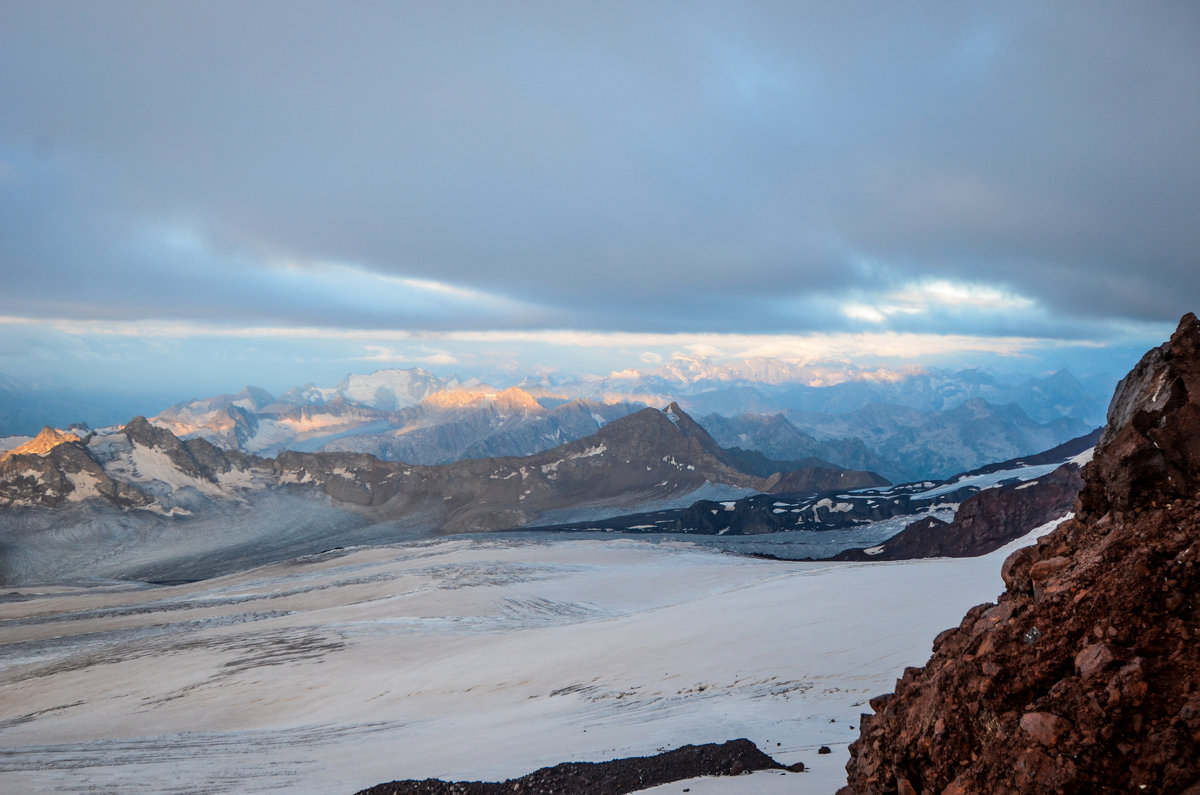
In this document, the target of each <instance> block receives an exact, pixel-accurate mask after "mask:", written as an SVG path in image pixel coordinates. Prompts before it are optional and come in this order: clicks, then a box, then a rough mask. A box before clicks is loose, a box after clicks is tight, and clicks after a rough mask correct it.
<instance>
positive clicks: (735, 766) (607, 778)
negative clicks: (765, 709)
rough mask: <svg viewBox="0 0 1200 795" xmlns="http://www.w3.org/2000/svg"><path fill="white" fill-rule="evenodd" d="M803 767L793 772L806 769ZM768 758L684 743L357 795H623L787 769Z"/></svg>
mask: <svg viewBox="0 0 1200 795" xmlns="http://www.w3.org/2000/svg"><path fill="white" fill-rule="evenodd" d="M803 768H804V766H803V765H798V766H797V767H796V768H795V769H797V770H803ZM789 769H792V768H785V767H784V766H783V765H781V764H779V763H778V762H776V761H775V760H774V759H772V758H771V757H769V756H767V755H766V754H764V753H763V752H762V751H760V750H759V749H758V747H757V746H756V745H755V744H754V743H752V742H751V741H750V740H746V739H739V740H730V741H728V742H725V743H720V744H717V743H710V744H708V745H685V746H683V747H682V748H676V749H675V750H673V751H666V752H664V753H661V754H658V755H656V756H641V757H629V758H627V759H613V760H611V761H608V762H566V763H563V764H560V765H555V766H554V767H545V768H542V769H541V770H537V771H535V772H533V773H530V774H528V775H526V776H521V777H520V778H515V779H509V780H508V781H504V782H491V781H464V782H450V781H441V780H439V779H432V778H431V779H424V780H421V781H414V780H409V781H393V782H391V783H388V784H379V785H377V786H374V787H371V788H369V789H364V790H361V791H360V792H358V793H357V795H499V794H500V793H521V794H522V795H548V793H574V792H578V793H583V792H586V793H590V794H591V795H622V793H626V792H637V791H638V790H642V789H647V788H649V787H656V786H659V785H660V784H669V783H671V782H672V781H682V780H683V779H689V778H696V777H698V776H736V775H740V774H742V773H751V772H754V771H756V770H789Z"/></svg>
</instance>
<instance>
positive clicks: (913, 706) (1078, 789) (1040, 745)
mask: <svg viewBox="0 0 1200 795" xmlns="http://www.w3.org/2000/svg"><path fill="white" fill-rule="evenodd" d="M1108 416H1109V425H1108V427H1107V428H1106V429H1105V432H1104V434H1103V436H1102V438H1101V441H1100V444H1099V446H1098V447H1097V450H1096V457H1095V460H1094V461H1093V462H1092V463H1091V464H1089V465H1088V466H1087V467H1085V468H1084V470H1083V479H1084V484H1085V485H1084V489H1083V491H1082V492H1081V494H1080V496H1079V499H1078V500H1077V502H1076V514H1077V518H1076V519H1073V520H1069V521H1067V522H1065V523H1063V524H1062V525H1061V526H1060V527H1059V528H1058V529H1057V530H1055V531H1054V532H1053V533H1051V534H1049V535H1047V536H1045V537H1043V538H1042V539H1041V540H1040V541H1039V542H1038V544H1037V545H1036V546H1034V547H1029V548H1026V549H1023V550H1019V551H1018V552H1016V553H1014V554H1013V555H1012V556H1011V557H1010V558H1009V560H1007V561H1006V562H1005V564H1004V567H1003V576H1004V581H1005V584H1006V586H1007V590H1006V592H1005V593H1004V594H1002V595H1001V597H1000V599H999V602H998V604H996V605H990V604H985V605H979V606H978V607H975V608H972V609H971V610H970V611H969V612H968V613H967V615H966V617H965V618H964V619H963V621H962V623H961V624H960V625H959V626H958V627H957V628H956V629H952V630H948V631H947V632H944V633H942V635H940V636H939V637H938V639H937V640H936V641H935V643H934V653H933V656H932V658H931V659H930V661H929V662H928V663H927V664H926V666H925V667H924V668H920V669H916V668H910V669H908V670H906V671H905V673H904V676H903V677H902V678H901V679H900V680H899V681H898V682H897V686H896V692H895V693H894V694H889V695H886V696H881V697H879V698H877V699H874V700H872V702H871V706H872V708H873V709H874V710H875V712H876V714H875V715H873V716H864V718H863V722H862V729H861V736H860V737H859V739H858V740H857V741H856V742H855V743H854V744H853V745H852V746H851V760H850V762H849V764H848V765H847V772H848V774H849V782H848V786H847V787H846V788H845V789H844V790H843V792H844V793H894V792H904V791H912V792H916V793H933V794H934V795H943V794H944V793H976V792H979V793H983V792H987V793H1026V792H1039V793H1040V792H1045V793H1127V792H1134V793H1136V792H1155V793H1181V792H1189V793H1191V792H1200V653H1198V652H1197V648H1200V598H1197V591H1198V589H1200V323H1198V322H1197V320H1196V318H1195V316H1193V315H1190V314H1189V315H1187V316H1185V317H1184V318H1183V320H1182V322H1181V323H1180V325H1179V329H1178V330H1177V331H1176V332H1175V334H1174V335H1173V336H1172V337H1171V340H1170V342H1168V343H1167V344H1166V345H1164V346H1162V347H1161V348H1158V349H1155V350H1153V351H1150V352H1149V353H1148V354H1146V356H1145V357H1144V358H1143V359H1142V361H1141V362H1140V363H1139V364H1138V366H1137V367H1136V368H1134V370H1133V372H1131V373H1130V375H1129V376H1128V377H1127V378H1126V379H1125V380H1124V381H1122V382H1121V385H1120V386H1119V387H1118V388H1117V391H1116V395H1115V396H1114V398H1113V403H1112V406H1111V408H1110V409H1109V415H1108Z"/></svg>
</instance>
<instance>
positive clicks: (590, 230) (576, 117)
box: [0, 0, 1200, 393]
mask: <svg viewBox="0 0 1200 795" xmlns="http://www.w3.org/2000/svg"><path fill="white" fill-rule="evenodd" d="M3 16H4V19H3V24H0V103H2V104H3V106H4V107H5V109H6V113H5V114H4V115H3V118H2V119H0V241H3V243H2V244H0V245H2V246H3V249H2V250H0V255H2V256H0V268H3V274H2V275H3V281H4V286H5V289H4V290H3V291H2V292H0V319H2V322H0V372H12V373H15V374H17V375H20V376H29V375H36V374H37V372H40V371H37V368H39V367H41V368H53V369H63V370H70V369H73V368H86V367H92V368H94V373H93V377H94V378H97V379H100V378H104V377H105V376H104V375H103V370H104V366H108V367H109V369H114V368H116V367H120V368H128V369H127V370H126V372H128V373H129V374H130V375H129V377H137V378H143V377H145V375H144V374H141V373H135V370H136V368H137V367H138V366H139V365H138V363H139V362H150V361H153V364H152V366H151V367H148V368H147V369H148V370H155V371H157V372H159V373H164V374H166V375H167V377H170V378H172V379H175V378H176V377H182V375H183V374H185V373H186V372H187V371H189V370H190V371H193V372H195V373H197V374H200V373H204V374H210V375H211V374H216V373H220V372H222V371H224V372H229V371H238V372H240V373H241V374H240V375H238V376H237V380H236V381H235V383H237V382H246V381H250V380H254V381H261V380H262V379H261V378H252V377H251V374H250V373H249V372H247V371H248V370H250V369H251V368H250V367H249V366H248V365H245V366H243V365H239V364H238V362H239V357H242V356H243V355H245V357H246V359H247V360H248V361H254V362H256V363H257V367H258V368H259V369H260V370H266V371H269V372H273V373H274V374H275V377H276V378H277V381H275V383H276V385H277V388H282V386H283V385H284V384H290V383H296V382H298V381H301V380H304V379H307V378H313V377H319V378H329V377H330V375H331V374H332V373H335V372H336V373H339V374H340V373H344V372H346V371H347V370H350V369H354V368H353V367H350V366H347V363H348V362H350V361H353V360H362V359H368V360H370V361H374V362H379V363H384V362H386V363H390V364H395V365H397V366H412V365H414V364H419V363H424V364H428V365H430V366H434V365H435V364H443V365H453V364H458V363H461V364H464V365H469V366H472V367H473V366H475V365H485V366H487V367H491V368H510V369H511V368H523V369H525V370H527V371H528V370H535V369H537V368H538V367H546V368H550V369H554V368H558V369H562V368H565V367H566V366H567V364H568V363H569V362H570V361H571V356H569V355H568V354H570V353H573V351H571V350H569V348H568V347H564V343H562V342H561V340H562V339H564V338H565V337H567V336H569V335H581V336H583V337H586V338H588V342H587V343H586V344H585V345H584V346H583V347H584V348H585V350H584V353H583V354H582V355H584V356H591V355H592V354H594V353H595V351H596V350H597V349H598V348H604V349H605V350H606V351H608V361H607V362H606V363H605V364H604V366H603V367H601V366H599V365H598V364H593V363H591V362H588V363H587V366H584V367H577V368H576V369H578V370H584V371H591V372H606V371H608V370H620V369H624V368H626V367H629V366H631V365H635V364H636V362H637V361H638V359H639V357H640V356H642V355H644V354H647V353H650V354H654V355H658V356H662V357H663V358H664V360H666V359H669V358H670V356H671V355H672V354H673V353H675V352H677V351H679V350H682V349H684V348H685V347H686V346H687V345H689V344H693V343H696V342H699V341H698V340H696V339H688V340H685V341H682V342H679V343H677V344H671V345H658V346H647V345H645V344H642V343H641V342H638V343H635V344H632V345H626V344H625V343H624V342H622V341H620V340H617V339H615V338H614V336H613V335H620V334H635V335H689V336H690V337H693V338H694V337H698V336H703V335H716V336H718V337H721V338H722V339H721V340H718V342H719V343H720V344H718V347H721V348H723V349H727V348H729V347H732V346H731V344H730V343H729V341H728V339H725V338H727V337H736V336H741V335H746V336H763V335H768V336H769V335H782V336H785V337H790V338H793V342H794V344H795V345H804V344H805V343H806V342H808V341H810V340H811V339H812V338H813V337H819V338H820V340H819V341H820V342H825V340H824V338H823V337H822V336H821V335H834V336H835V337H836V335H866V336H858V337H856V338H855V339H856V340H857V341H858V343H859V344H858V346H857V348H858V349H859V350H867V351H871V350H874V349H878V348H879V347H887V348H888V349H889V350H890V351H893V352H896V351H899V352H900V353H902V354H907V355H912V352H913V351H917V352H920V353H925V354H927V353H929V352H930V351H945V350H946V349H950V350H953V351H956V352H963V351H977V350H983V349H989V348H990V349H1003V350H1004V351H1005V354H1006V355H1009V354H1012V353H1014V352H1015V353H1017V354H1022V355H1026V354H1029V355H1033V354H1037V355H1040V354H1041V353H1044V351H1045V349H1047V348H1051V349H1053V350H1055V351H1058V350H1062V349H1064V347H1069V345H1066V343H1070V344H1071V345H1078V344H1081V343H1087V344H1110V343H1112V342H1113V341H1114V340H1120V341H1122V342H1125V341H1129V342H1130V344H1131V345H1135V346H1137V348H1138V349H1141V348H1144V347H1145V341H1146V340H1151V339H1156V338H1158V337H1160V336H1161V335H1162V333H1164V328H1165V324H1167V323H1169V322H1173V320H1174V318H1176V317H1178V316H1179V314H1181V313H1182V312H1183V311H1185V310H1186V309H1187V308H1189V307H1192V306H1194V305H1196V304H1197V303H1198V300H1197V299H1200V295H1198V294H1197V293H1196V290H1197V289H1200V288H1197V286H1196V283H1195V280H1194V279H1192V278H1190V276H1191V274H1192V271H1193V269H1194V252H1195V251H1197V250H1200V245H1198V244H1200V238H1198V237H1197V235H1198V234H1200V233H1198V232H1197V227H1196V225H1195V223H1194V222H1193V219H1194V215H1195V213H1194V208H1195V206H1196V202H1197V199H1198V193H1197V191H1198V190H1200V189H1198V188H1197V186H1198V185H1200V165H1197V160H1196V158H1195V157H1194V141H1195V140H1197V139H1200V110H1198V109H1197V107H1196V103H1195V102H1194V97H1195V96H1196V94H1197V91H1198V90H1200V53H1198V51H1197V49H1196V47H1195V46H1194V43H1195V41H1196V36H1197V33H1198V32H1200V21H1198V15H1197V13H1196V12H1195V11H1194V10H1193V9H1192V8H1191V7H1190V6H1186V5H1185V6H1180V5H1160V6H1152V7H1145V6H1139V7H1138V8H1137V9H1132V8H1122V7H1105V8H1102V9H1097V8H1095V7H1093V6H1090V5H1083V4H1079V5H1074V4H1068V5H1065V6H1063V5H1060V6H1059V7H1057V8H1056V9H1055V10H1054V12H1053V13H1047V12H1046V11H1045V10H1044V9H1043V8H1042V7H1041V6H1039V5H1038V4H1033V3H1029V4H1025V3H1017V4H1011V3H1009V4H1003V5H997V6H989V5H987V4H985V5H970V6H962V5H959V4H940V5H935V6H931V7H925V8H922V9H920V10H912V9H908V8H901V7H897V6H895V5H892V4H878V5H874V6H872V7H870V8H868V9H866V11H865V12H864V9H863V8H861V7H860V8H854V9H850V8H847V9H842V8H840V7H830V6H828V5H825V4H804V3H800V4H791V5H786V6H778V5H772V4H765V3H763V4H759V3H749V4H740V5H739V6H738V7H736V8H730V7H729V6H727V5H724V4H716V3H706V2H702V3H674V2H666V3H656V4H654V5H653V6H647V7H639V8H636V9H624V10H622V11H621V12H620V13H615V12H613V13H609V12H607V11H606V10H604V9H600V8H580V7H566V6H564V7H556V8H546V7H544V6H541V5H535V4H527V3H515V4H511V3H510V4H504V5H501V6H497V5H494V4H487V3H477V4H476V3H473V4H470V5H469V8H468V9H467V12H466V13H464V10H463V9H462V8H461V7H457V8H441V7H434V6H428V7H420V8H413V7H407V6H390V5H387V4H383V5H363V6H358V7H356V8H354V9H353V10H349V11H347V10H343V9H335V8H333V7H332V6H323V5H312V6H309V5H296V4H291V3H275V2H266V3H265V4H256V5H255V6H254V7H253V8H246V7H242V6H241V5H238V4H234V3H228V2H216V3H206V4H202V5H196V6H186V7H181V6H178V5H163V6H154V7H149V8H148V7H146V6H145V5H144V4H140V3H133V2H114V3H106V4H105V5H104V6H103V7H102V8H101V7H97V6H93V5H90V4H86V3H83V4H78V5H72V6H71V7H70V10H69V12H67V11H64V9H63V8H62V7H61V6H46V5H45V4H39V3H34V2H26V0H17V2H12V3H8V4H6V7H5V10H4V15H3ZM451 53H452V54H453V55H450V54H451ZM164 318H171V319H172V323H166V322H164V320H163V319H164ZM71 324H77V325H75V326H71ZM121 324H133V326H132V327H130V326H122V325H121ZM173 324H174V325H173ZM148 327H149V328H151V329H152V330H153V332H154V333H153V334H148V333H146V329H147V328H148ZM130 328H132V329H133V331H132V332H130V333H124V332H126V331H129V329H130ZM397 334H400V335H402V336H399V337H398V336H395V335H397ZM460 335H492V336H487V337H486V339H487V340H488V345H487V347H486V349H481V348H480V347H479V346H478V345H475V344H474V342H472V341H471V340H467V339H465V338H464V336H460ZM522 335H529V336H522ZM893 335H895V336H893ZM1134 336H1136V337H1137V340H1132V339H1131V338H1132V337H1134ZM151 337H152V339H151ZM476 338H478V337H476ZM938 339H940V340H942V342H941V343H937V342H936V340H938ZM1031 352H1033V354H1031ZM471 357H475V358H474V359H472V358H471ZM301 359H302V360H304V361H298V360H301ZM617 359H623V362H617V361H615V360H617ZM332 360H337V361H336V364H335V363H333V362H332ZM185 364H186V366H185ZM1057 364H1058V363H1057V362H1056V363H1055V365H1054V366H1057ZM321 365H324V366H326V367H328V369H326V370H322V371H321V372H317V373H314V372H313V368H315V367H317V366H321ZM1126 366H1127V362H1125V361H1124V360H1123V359H1122V361H1120V362H1117V363H1114V364H1113V365H1112V369H1113V370H1114V371H1115V372H1120V371H1123V370H1124V369H1125V367H1126ZM239 367H241V370H239ZM466 369H467V368H465V367H464V368H463V370H464V371H465V370H466ZM480 369H483V367H482V366H481V367H480ZM35 371H37V372H35ZM228 388H230V385H229V384H225V385H212V386H210V387H208V389H207V392H208V393H212V392H216V391H220V390H222V389H228Z"/></svg>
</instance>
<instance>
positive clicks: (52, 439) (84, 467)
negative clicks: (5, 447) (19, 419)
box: [0, 427, 152, 508]
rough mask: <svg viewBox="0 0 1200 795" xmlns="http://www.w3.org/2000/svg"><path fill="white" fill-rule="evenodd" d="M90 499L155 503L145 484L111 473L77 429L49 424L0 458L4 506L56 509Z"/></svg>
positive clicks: (128, 503)
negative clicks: (138, 485)
mask: <svg viewBox="0 0 1200 795" xmlns="http://www.w3.org/2000/svg"><path fill="white" fill-rule="evenodd" d="M91 498H98V499H103V500H107V501H108V502H111V503H113V504H114V505H117V506H118V507H121V508H136V507H142V506H145V505H148V504H150V503H151V502H152V498H151V497H150V496H149V495H147V494H144V493H143V492H142V491H141V490H140V489H138V488H136V487H134V486H131V485H130V484H128V483H124V482H122V481H120V480H114V479H113V478H112V477H110V476H109V474H108V473H107V472H105V470H104V468H103V467H102V466H101V465H100V464H99V463H98V462H97V461H96V459H95V458H93V457H92V455H91V454H90V453H89V452H88V448H87V445H86V443H85V442H84V441H83V440H82V439H80V438H79V437H78V436H76V435H75V434H73V433H66V432H63V431H58V430H55V429H54V428H49V427H47V428H45V429H43V430H42V432H41V433H40V434H38V435H37V437H36V438H34V439H33V440H32V441H30V442H28V443H26V444H24V445H22V446H21V447H18V448H16V449H14V450H12V451H10V452H9V453H7V454H6V455H4V456H3V458H0V506H11V507H18V508H28V507H34V506H40V507H46V508H55V507H58V506H60V505H62V504H63V503H65V502H82V501H83V500H87V499H91Z"/></svg>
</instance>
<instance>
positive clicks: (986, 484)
mask: <svg viewBox="0 0 1200 795" xmlns="http://www.w3.org/2000/svg"><path fill="white" fill-rule="evenodd" d="M1059 466H1061V464H1039V465H1037V466H1031V467H1018V468H1017V469H1003V470H1000V471H999V472H989V473H987V474H983V475H970V476H968V477H962V478H958V479H957V480H952V481H950V482H949V483H946V484H943V485H941V486H938V487H937V488H935V489H930V490H929V491H926V492H914V493H913V496H914V497H917V496H921V497H937V496H940V495H942V494H949V493H950V492H952V491H957V490H958V489H962V488H966V487H967V486H974V487H975V488H978V489H986V488H991V487H994V486H999V485H1000V483H1001V482H1003V481H1005V480H1034V479H1035V478H1040V477H1042V476H1043V475H1048V474H1050V473H1051V472H1053V471H1054V470H1056V469H1058V468H1059Z"/></svg>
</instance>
